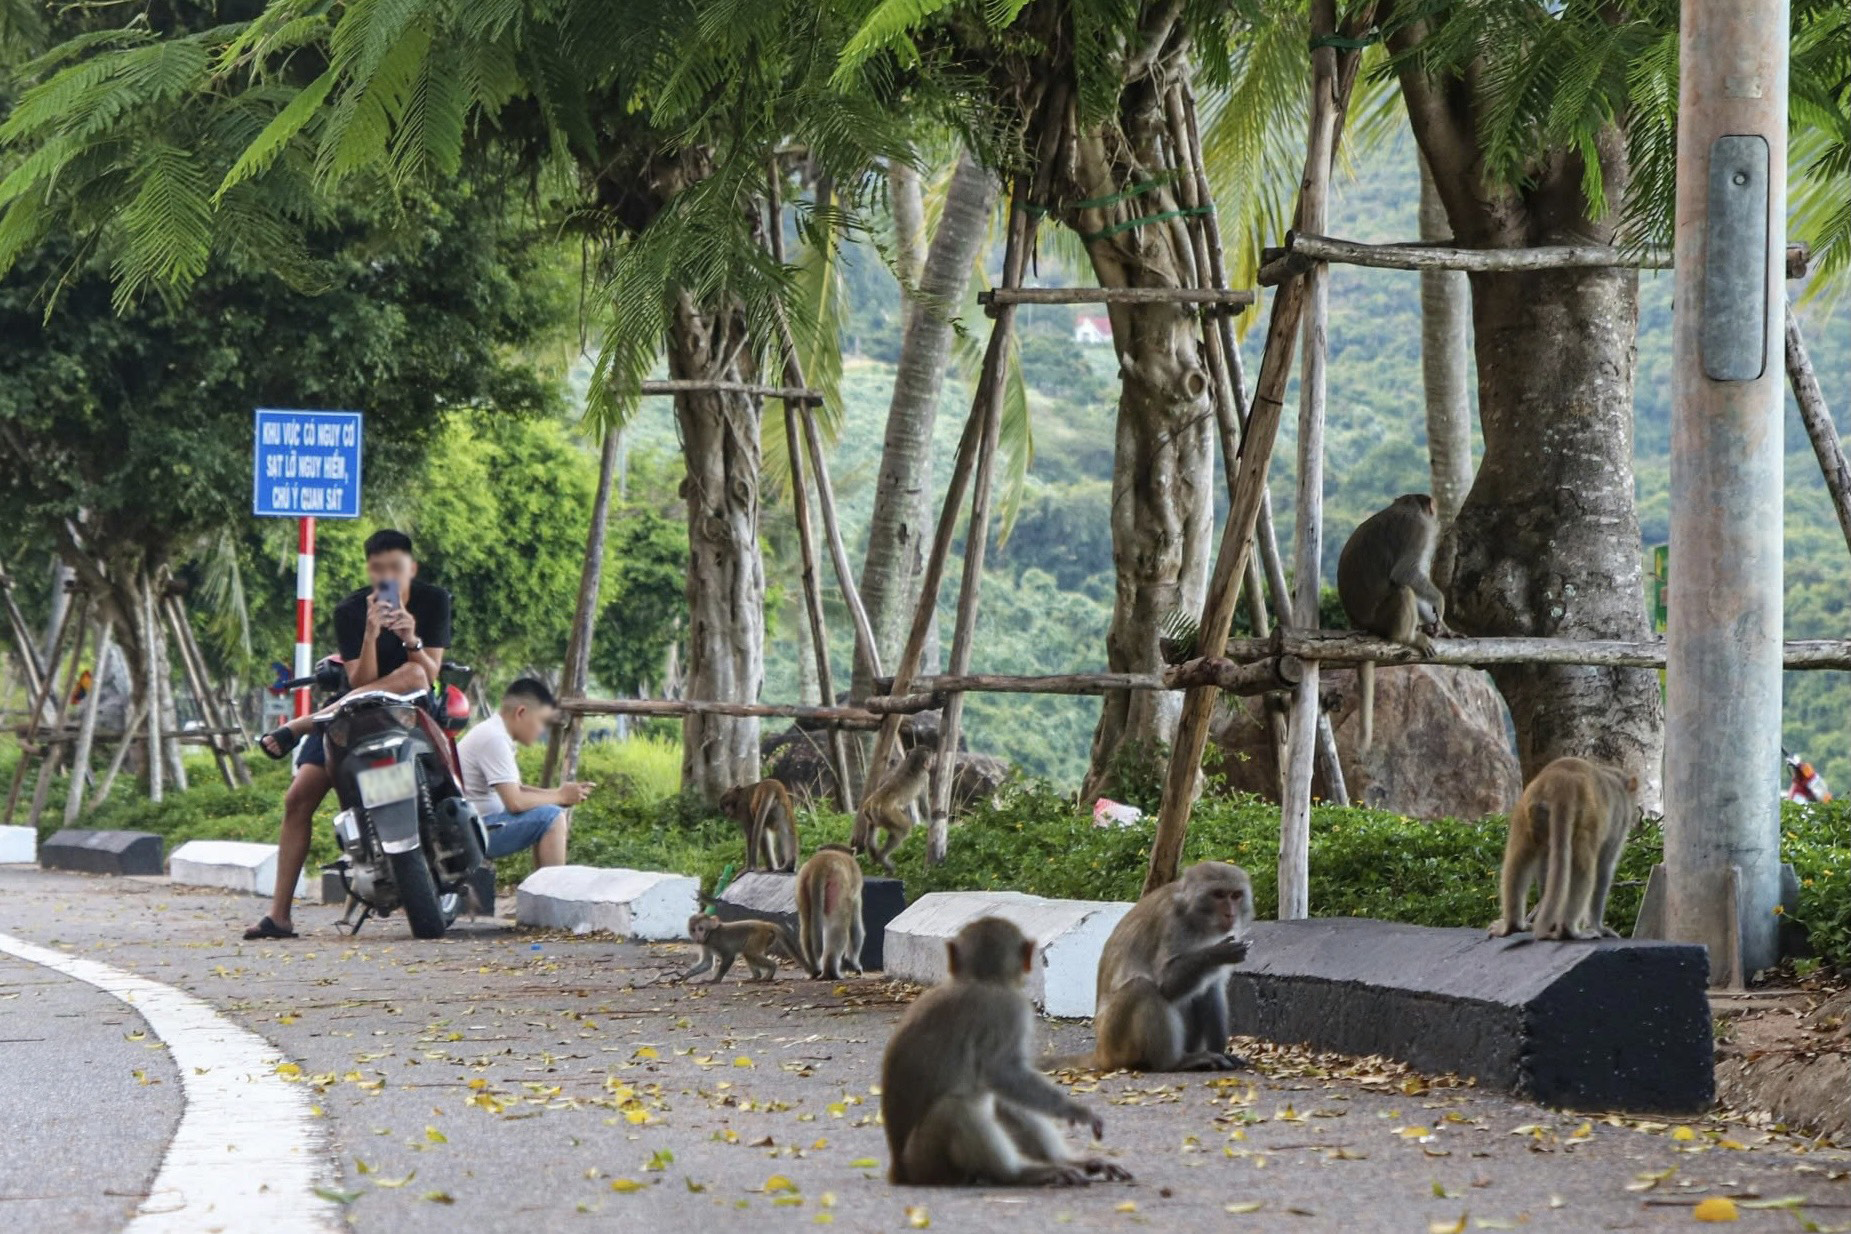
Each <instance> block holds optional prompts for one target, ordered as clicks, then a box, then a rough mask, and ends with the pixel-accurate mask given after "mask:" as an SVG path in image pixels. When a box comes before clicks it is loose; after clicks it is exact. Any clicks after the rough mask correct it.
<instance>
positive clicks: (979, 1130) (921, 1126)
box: [881, 917, 1131, 1187]
mask: <svg viewBox="0 0 1851 1234" xmlns="http://www.w3.org/2000/svg"><path fill="white" fill-rule="evenodd" d="M945 951H946V959H947V961H948V964H949V967H950V970H951V976H950V981H949V982H948V983H947V984H945V985H941V986H938V987H936V988H934V989H931V990H928V991H926V992H925V993H924V994H922V995H920V996H919V998H918V1000H917V1001H916V1002H914V1003H913V1005H912V1006H911V1007H910V1008H908V1009H907V1012H906V1015H905V1016H904V1017H903V1018H902V1019H901V1021H900V1024H899V1027H897V1028H896V1029H894V1033H893V1036H892V1038H891V1039H889V1040H888V1042H887V1051H886V1053H885V1054H884V1055H883V1056H882V1058H881V1121H882V1123H883V1124H885V1126H886V1129H887V1150H888V1157H889V1162H888V1167H887V1181H888V1182H890V1183H894V1184H896V1185H905V1184H913V1185H916V1186H935V1185H936V1186H968V1185H975V1184H989V1185H993V1186H994V1185H1000V1186H1010V1185H1014V1186H1028V1187H1047V1186H1072V1185H1081V1184H1085V1183H1089V1182H1092V1181H1094V1180H1095V1179H1129V1178H1130V1177H1131V1174H1130V1173H1129V1172H1128V1171H1126V1170H1124V1169H1122V1168H1121V1167H1119V1166H1117V1165H1114V1164H1112V1163H1111V1162H1109V1161H1106V1160H1104V1159H1103V1158H1100V1157H1075V1156H1073V1155H1072V1154H1071V1153H1070V1152H1069V1150H1068V1147H1067V1142H1066V1136H1065V1135H1064V1134H1063V1133H1062V1129H1061V1124H1062V1123H1072V1124H1075V1125H1076V1126H1082V1127H1088V1128H1090V1129H1091V1130H1092V1133H1093V1138H1094V1139H1095V1140H1096V1139H1098V1138H1099V1137H1100V1136H1102V1135H1103V1134H1104V1133H1105V1120H1104V1119H1103V1118H1101V1117H1100V1116H1099V1115H1098V1114H1096V1113H1094V1112H1093V1111H1092V1110H1091V1109H1089V1108H1088V1107H1087V1106H1085V1105H1083V1104H1081V1103H1080V1102H1078V1101H1076V1100H1074V1099H1073V1098H1072V1097H1070V1096H1069V1095H1068V1094H1067V1093H1066V1092H1065V1091H1063V1090H1062V1089H1061V1088H1060V1086H1059V1085H1057V1084H1054V1083H1052V1082H1051V1081H1049V1080H1048V1079H1047V1078H1046V1077H1044V1076H1042V1075H1040V1074H1038V1073H1036V1072H1035V1070H1034V1069H1033V1067H1032V1066H1031V1065H1030V1063H1029V1044H1030V1039H1031V1037H1032V1035H1033V1032H1034V1027H1033V1026H1034V1011H1033V1009H1032V1008H1031V1007H1030V1006H1029V1003H1028V998H1027V996H1026V995H1024V994H1023V992H1022V979H1023V977H1024V976H1025V975H1026V974H1027V972H1028V971H1029V968H1030V966H1031V965H1032V964H1033V963H1034V960H1035V944H1034V942H1033V941H1031V940H1030V939H1027V938H1024V937H1023V936H1022V932H1021V931H1020V930H1018V929H1017V928H1016V927H1015V926H1014V925H1012V924H1010V923H1009V922H1007V921H1005V920H1003V919H1002V918H1000V917H981V918H979V919H977V920H976V921H973V922H971V923H970V924H969V925H967V926H965V927H964V928H963V929H962V930H959V931H958V933H957V936H956V937H954V938H952V939H951V940H950V941H949V942H947V943H946V944H945Z"/></svg>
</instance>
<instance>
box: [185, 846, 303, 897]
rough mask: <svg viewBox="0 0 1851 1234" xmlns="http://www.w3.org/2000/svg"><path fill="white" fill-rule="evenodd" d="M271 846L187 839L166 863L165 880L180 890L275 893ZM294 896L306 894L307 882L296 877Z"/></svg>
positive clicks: (264, 894) (274, 871)
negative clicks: (177, 886)
mask: <svg viewBox="0 0 1851 1234" xmlns="http://www.w3.org/2000/svg"><path fill="white" fill-rule="evenodd" d="M276 854H277V848H276V845H274V844H251V843H247V842H245V841H243V840H188V841H187V842H186V843H185V844H182V845H181V846H180V847H179V848H176V849H175V850H174V853H173V856H172V857H170V858H168V861H167V877H168V878H170V879H172V880H173V881H174V882H175V883H177V884H179V885H180V886H182V887H223V888H224V889H225V890H227V891H241V892H243V893H244V894H245V895H254V896H269V895H274V894H275V892H276ZM295 894H296V895H298V896H306V895H307V894H308V880H307V879H306V878H304V877H303V876H302V875H300V874H298V875H297V876H296V891H295Z"/></svg>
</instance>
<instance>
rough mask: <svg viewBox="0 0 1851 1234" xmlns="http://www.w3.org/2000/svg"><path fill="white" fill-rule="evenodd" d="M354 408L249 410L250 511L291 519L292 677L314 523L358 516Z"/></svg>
mask: <svg viewBox="0 0 1851 1234" xmlns="http://www.w3.org/2000/svg"><path fill="white" fill-rule="evenodd" d="M362 422H363V417H362V416H361V414H360V413H359V412H357V411H278V410H274V409H271V408H267V407H260V408H258V409H257V419H256V424H255V429H254V432H253V434H252V459H251V512H252V513H253V514H255V515H256V516H257V517H258V518H294V519H295V520H296V526H297V532H296V654H295V666H294V667H295V675H296V676H297V677H306V676H308V674H309V669H310V667H311V663H312V660H313V640H314V631H315V520H316V519H318V518H359V517H360V442H361V428H362ZM308 713H309V692H308V691H307V690H306V689H303V690H297V691H296V696H295V714H296V715H297V716H298V717H300V716H305V715H307V714H308Z"/></svg>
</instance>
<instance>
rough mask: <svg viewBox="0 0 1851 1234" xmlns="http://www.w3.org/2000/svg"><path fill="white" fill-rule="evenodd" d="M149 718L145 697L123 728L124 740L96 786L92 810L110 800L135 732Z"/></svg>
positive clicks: (133, 741) (118, 744)
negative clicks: (117, 774)
mask: <svg viewBox="0 0 1851 1234" xmlns="http://www.w3.org/2000/svg"><path fill="white" fill-rule="evenodd" d="M147 718H148V703H147V700H146V699H143V700H142V701H141V702H140V703H139V704H137V705H136V707H135V708H134V711H133V714H131V715H130V716H129V722H128V725H127V726H126V727H125V728H124V729H123V730H122V740H121V741H120V742H118V743H117V744H116V752H115V754H114V755H112V756H111V757H110V760H109V770H107V771H105V772H104V773H103V780H102V783H100V784H98V785H97V786H96V800H95V801H93V802H92V803H91V805H90V808H91V809H92V810H100V809H102V808H103V803H104V802H106V801H108V800H109V793H110V790H111V789H113V788H115V786H116V773H117V772H119V771H121V770H122V763H123V760H124V759H126V758H127V757H128V753H129V747H131V746H133V745H134V744H135V734H137V733H139V732H140V731H141V730H142V725H143V723H144V722H145V721H146V720H147Z"/></svg>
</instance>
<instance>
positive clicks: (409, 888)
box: [390, 848, 447, 938]
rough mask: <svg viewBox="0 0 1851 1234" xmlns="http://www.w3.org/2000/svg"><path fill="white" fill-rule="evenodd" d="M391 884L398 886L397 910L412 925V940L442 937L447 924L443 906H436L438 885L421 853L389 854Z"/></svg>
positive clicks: (419, 851)
mask: <svg viewBox="0 0 1851 1234" xmlns="http://www.w3.org/2000/svg"><path fill="white" fill-rule="evenodd" d="M390 857H391V860H392V881H393V882H394V883H395V884H397V886H398V901H399V907H400V908H403V909H404V910H405V920H406V922H407V923H408V924H409V925H410V926H411V934H412V937H413V938H442V937H443V932H444V928H445V926H446V924H447V923H446V922H445V921H444V913H443V906H442V905H441V904H440V903H438V898H437V884H436V883H435V882H434V881H432V879H431V868H430V866H428V865H426V864H425V861H424V850H423V849H421V848H414V849H412V850H411V851H410V852H408V853H392V854H390Z"/></svg>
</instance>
